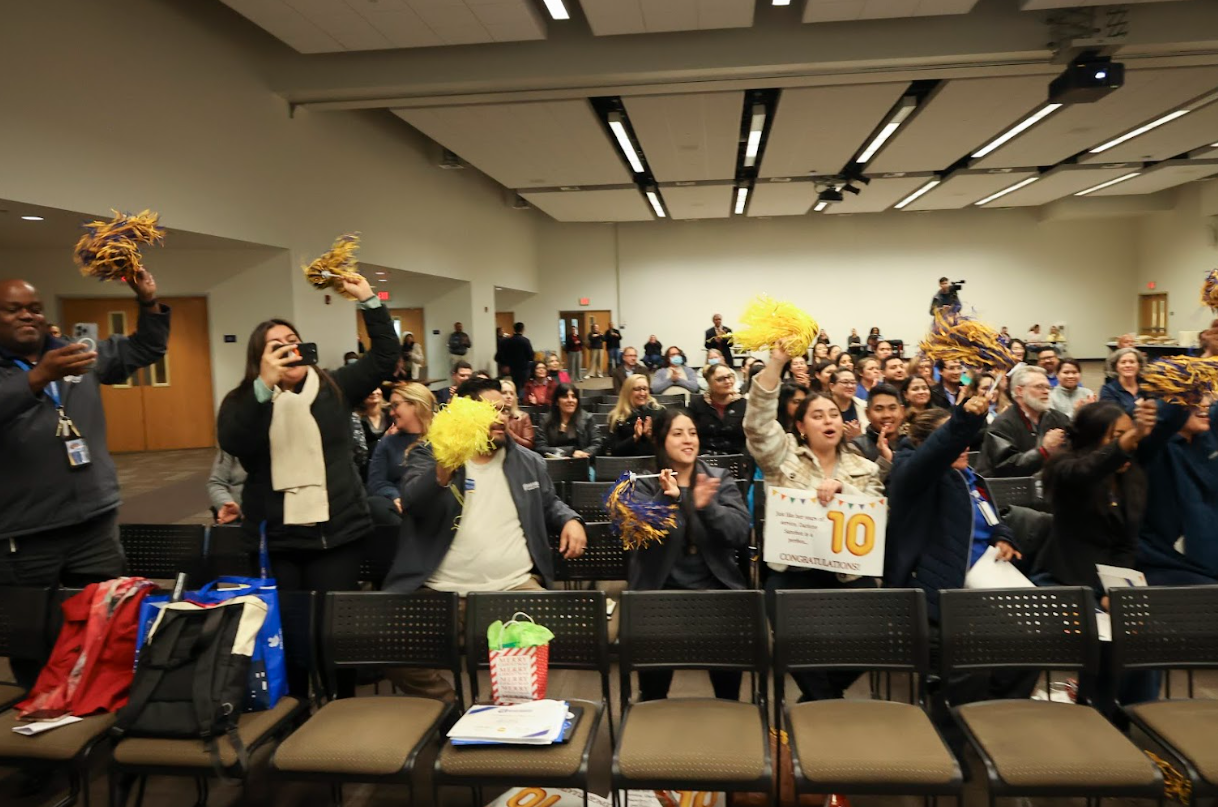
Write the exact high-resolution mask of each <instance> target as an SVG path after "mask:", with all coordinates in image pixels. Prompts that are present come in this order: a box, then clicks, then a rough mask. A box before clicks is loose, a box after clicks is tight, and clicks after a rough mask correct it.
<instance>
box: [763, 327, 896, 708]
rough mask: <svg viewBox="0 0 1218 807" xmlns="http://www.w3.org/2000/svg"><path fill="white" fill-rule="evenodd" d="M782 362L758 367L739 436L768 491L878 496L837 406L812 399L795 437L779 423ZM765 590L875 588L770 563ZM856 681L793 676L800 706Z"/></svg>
mask: <svg viewBox="0 0 1218 807" xmlns="http://www.w3.org/2000/svg"><path fill="white" fill-rule="evenodd" d="M787 361H789V357H788V356H787V354H786V352H785V351H784V350H782V348H775V349H774V350H773V351H771V353H770V360H769V362H767V363H766V367H765V369H764V370H763V371H762V372H761V374H760V375H758V376H757V378H756V380H755V381H754V383H753V387H752V389H751V390H750V392H749V404H748V409H747V410H746V412H745V418H744V433H745V436H746V438H747V443H748V449H749V453H750V454H752V456H753V459H754V460H756V462H757V465H758V467H759V468H760V469H761V472H762V474H763V475H764V478H765V481H766V482H768V483H769V484H771V485H780V486H782V487H787V488H795V489H797V490H806V491H809V492H810V493H811V492H814V493H815V494H816V497H817V500H818V501H820V502H821V504H825V503H828V502H829V501H830V500H831V499H832V498H833V497H834V496H835V495H837V494H839V493H853V494H863V495H872V496H879V495H881V494H882V492H883V483H882V482H881V480H880V471H879V467H878V466H877V465H876V464H875V463H874V462H871V461H870V460H867V459H864V458H863V457H862V456H861V455H859V454H857V453H855V452H854V450H853V449H851V448H848V447H847V444H846V441H845V439H844V437H845V426H844V424H843V423H842V415H841V412H840V411H839V410H838V408H837V405H836V404H834V403H833V400H832V399H831V398H829V397H828V396H825V395H821V394H817V393H813V394H811V395H809V396H808V397H806V398H805V399H804V401H803V402H802V403H801V404H800V405H799V408H798V409H797V410H796V412H795V417H794V429H795V432H794V433H793V434H792V433H789V432H784V431H783V429H782V426H780V425H779V423H778V418H777V415H778V412H777V407H778V392H779V384H780V381H781V378H782V368H783V367H784V366H785V365H786V363H787ZM770 568H771V569H772V570H773V573H771V574H770V575H769V577H768V579H767V580H766V586H765V587H766V590H767V591H773V590H778V589H814V588H874V587H875V584H876V582H877V581H876V580H875V579H873V578H858V577H856V576H853V575H843V576H839V575H837V574H834V573H833V572H827V571H821V570H816V569H804V568H796V567H789V566H786V565H780V564H770ZM857 677H858V673H856V672H854V671H835V672H831V673H801V674H797V675H796V676H795V680H796V682H797V683H798V684H799V688H800V691H801V693H802V694H803V698H804V699H805V700H821V699H825V698H840V697H842V693H843V692H844V691H845V689H846V688H847V687H849V686H850V684H851V683H853V681H854V679H855V678H857Z"/></svg>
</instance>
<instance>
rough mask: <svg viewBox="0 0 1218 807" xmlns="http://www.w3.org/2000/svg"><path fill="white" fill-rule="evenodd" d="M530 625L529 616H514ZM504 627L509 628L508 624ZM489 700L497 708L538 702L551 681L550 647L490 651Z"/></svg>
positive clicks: (508, 648)
mask: <svg viewBox="0 0 1218 807" xmlns="http://www.w3.org/2000/svg"><path fill="white" fill-rule="evenodd" d="M517 617H524V618H525V619H527V620H529V621H530V622H532V621H533V620H532V618H531V617H529V615H528V614H520V613H518V614H516V615H514V616H513V617H512V622H515V621H516V618H517ZM507 624H509V625H510V624H512V623H511V622H509V623H507ZM490 666H491V699H492V700H494V702H495V703H496V704H498V705H501V706H502V705H506V704H510V703H524V702H526V701H535V700H541V699H542V698H544V697H545V696H546V683H547V681H548V679H549V677H550V646H549V645H548V644H544V645H536V646H533V647H503V648H495V647H491V648H490Z"/></svg>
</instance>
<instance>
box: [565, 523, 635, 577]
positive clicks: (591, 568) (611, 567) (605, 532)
mask: <svg viewBox="0 0 1218 807" xmlns="http://www.w3.org/2000/svg"><path fill="white" fill-rule="evenodd" d="M602 517H603V514H602ZM584 531H585V532H586V533H587V535H588V545H587V547H585V548H584V554H582V555H580V556H579V557H578V558H564V557H563V556H562V555H561V554H559V552H558V536H551V537H550V545H551V548H552V550H553V553H554V578H555V579H556V580H558V581H560V582H564V583H565V582H570V581H574V580H626V579H627V573H628V571H629V568H630V566H629V559H628V556H627V554H626V550H625V548H624V547H623V546H622V539H621V538H618V537H617V536H616V535H614V534H613V528H612V525H610V524H609V523H608V522H606V521H589V522H587V523H586V524H584Z"/></svg>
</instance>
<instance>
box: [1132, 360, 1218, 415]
mask: <svg viewBox="0 0 1218 807" xmlns="http://www.w3.org/2000/svg"><path fill="white" fill-rule="evenodd" d="M1142 388H1143V389H1144V390H1146V391H1147V392H1148V393H1150V394H1151V395H1153V396H1155V397H1156V398H1162V399H1163V400H1165V401H1167V402H1168V403H1174V404H1180V405H1182V406H1191V407H1197V406H1201V405H1202V404H1203V403H1204V402H1205V401H1206V400H1207V399H1208V398H1209V397H1210V396H1212V395H1214V393H1215V390H1218V358H1200V357H1197V356H1169V357H1167V358H1163V359H1158V360H1156V361H1152V362H1151V363H1150V364H1148V365H1146V368H1145V369H1144V370H1143V371H1142Z"/></svg>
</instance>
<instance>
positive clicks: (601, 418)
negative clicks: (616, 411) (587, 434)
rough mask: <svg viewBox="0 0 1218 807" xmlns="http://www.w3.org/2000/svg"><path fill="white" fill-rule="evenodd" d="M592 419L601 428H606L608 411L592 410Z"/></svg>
mask: <svg viewBox="0 0 1218 807" xmlns="http://www.w3.org/2000/svg"><path fill="white" fill-rule="evenodd" d="M592 421H593V422H594V423H596V425H597V426H600V427H601V428H602V429H607V428H608V427H609V413H608V412H593V413H592Z"/></svg>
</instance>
